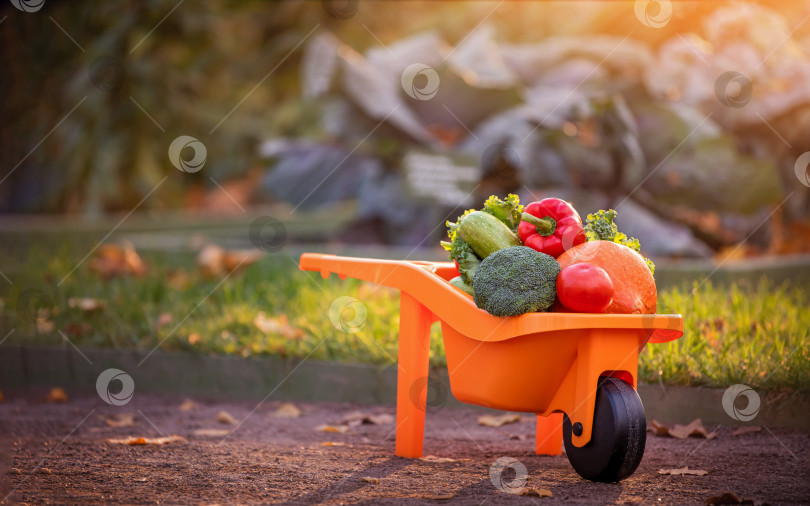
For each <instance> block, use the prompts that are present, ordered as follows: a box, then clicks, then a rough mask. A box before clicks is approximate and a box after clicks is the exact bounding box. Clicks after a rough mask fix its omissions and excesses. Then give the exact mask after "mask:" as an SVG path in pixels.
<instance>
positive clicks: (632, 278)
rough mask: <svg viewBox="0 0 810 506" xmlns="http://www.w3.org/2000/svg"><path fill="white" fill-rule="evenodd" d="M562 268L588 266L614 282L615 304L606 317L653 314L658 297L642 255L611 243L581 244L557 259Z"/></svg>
mask: <svg viewBox="0 0 810 506" xmlns="http://www.w3.org/2000/svg"><path fill="white" fill-rule="evenodd" d="M557 261H558V262H559V263H560V267H561V268H562V269H565V268H566V267H568V266H569V265H573V264H578V263H583V262H585V263H589V264H592V265H596V266H598V267H601V268H602V269H604V270H605V271H606V272H607V274H608V276H609V277H610V280H611V281H612V282H613V287H614V294H613V302H611V303H610V306H608V308H607V309H606V310H605V313H625V314H626V313H630V314H653V313H655V309H656V302H657V300H658V293H657V291H656V289H655V279H654V278H653V275H652V273H651V272H650V269H649V267H647V264H646V263H645V262H644V258H642V256H641V255H639V254H638V253H636V252H635V251H633V250H631V249H630V248H628V247H627V246H622V245H621V244H617V243H615V242H610V241H589V242H586V243H583V244H578V245H577V246H574V247H573V248H570V249H569V250H567V251H565V252H564V253H563V254H562V255H560V256H559V257H558V258H557Z"/></svg>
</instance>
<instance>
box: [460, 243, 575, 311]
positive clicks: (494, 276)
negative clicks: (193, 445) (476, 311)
mask: <svg viewBox="0 0 810 506" xmlns="http://www.w3.org/2000/svg"><path fill="white" fill-rule="evenodd" d="M559 273H560V264H558V263H557V261H556V260H555V259H554V257H552V256H549V255H546V254H545V253H540V252H539V251H535V250H533V249H531V248H528V247H526V246H512V247H511V248H505V249H502V250H498V251H496V252H494V253H492V254H491V255H489V256H488V257H486V258H485V259H484V260H482V261H481V264H480V265H479V266H478V268H477V269H476V270H475V277H474V280H473V300H474V301H475V305H476V306H478V307H479V308H481V309H483V310H485V311H486V312H488V313H489V314H491V315H494V316H517V315H520V314H523V313H530V312H534V311H544V310H546V309H548V308H549V307H551V305H552V304H554V300H555V299H556V297H557V275H558V274H559Z"/></svg>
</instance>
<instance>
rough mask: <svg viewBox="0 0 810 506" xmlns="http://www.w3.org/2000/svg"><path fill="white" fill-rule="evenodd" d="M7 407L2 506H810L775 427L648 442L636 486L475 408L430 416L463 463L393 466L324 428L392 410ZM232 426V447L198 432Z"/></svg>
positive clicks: (24, 401) (802, 459) (806, 482)
mask: <svg viewBox="0 0 810 506" xmlns="http://www.w3.org/2000/svg"><path fill="white" fill-rule="evenodd" d="M6 397H7V400H6V402H4V403H0V503H2V499H3V498H6V502H8V503H46V502H47V503H57V504H58V503H74V504H75V503H81V504H88V503H101V502H105V503H106V502H114V503H127V504H147V503H149V504H154V503H158V502H159V503H169V504H177V503H183V504H188V503H193V504H212V503H268V502H289V503H332V504H357V503H366V504H394V503H405V502H407V503H409V504H439V503H453V504H505V503H510V504H512V503H517V504H523V503H526V504H529V503H530V504H556V503H562V502H565V503H581V504H613V503H619V504H687V503H695V504H703V503H704V502H705V499H706V498H708V497H710V496H716V495H720V494H721V493H723V492H726V491H728V492H734V493H735V494H737V495H738V496H739V497H740V498H743V499H752V500H754V501H756V502H758V503H759V502H768V503H770V504H801V503H804V504H807V503H810V467H808V461H807V455H808V451H809V450H810V438H808V434H805V433H801V432H796V431H787V430H779V429H774V428H765V429H763V430H762V431H760V432H757V433H751V434H745V435H741V436H731V430H732V429H730V428H726V427H723V428H720V429H719V437H717V438H716V439H712V440H705V439H696V438H690V439H688V440H677V439H671V438H660V437H655V436H653V435H652V434H649V435H648V439H647V450H646V453H645V456H644V460H643V461H642V463H641V466H640V467H639V469H638V471H636V473H635V475H633V476H632V477H630V478H629V479H627V480H625V481H623V482H621V483H620V484H602V483H590V482H587V481H585V480H583V479H581V478H580V477H579V476H578V475H577V474H576V473H575V472H574V471H573V470H572V469H571V467H570V465H569V464H568V461H567V459H566V458H565V456H564V455H562V456H558V457H541V456H535V455H533V453H532V448H533V445H534V424H533V422H534V420H533V417H529V416H524V417H522V419H521V421H520V422H519V423H514V424H509V425H504V426H503V427H500V428H490V427H483V426H480V425H478V424H477V423H476V420H477V418H478V416H479V415H480V414H481V413H480V412H477V411H474V410H466V409H464V410H451V409H444V410H441V411H439V412H436V413H430V414H429V415H428V425H427V429H426V433H427V438H426V442H425V454H426V455H428V454H430V455H436V456H440V457H449V458H452V459H455V460H456V462H448V463H436V462H427V461H423V460H408V459H402V458H397V457H394V456H393V449H394V441H393V430H394V424H393V423H392V422H386V423H382V424H380V425H366V424H363V425H358V426H354V427H351V429H350V431H349V432H348V433H345V434H341V433H326V432H320V431H317V430H315V428H316V427H317V426H319V425H321V424H333V425H337V424H340V422H341V421H342V419H343V418H344V417H345V416H346V415H347V414H349V413H350V412H352V411H355V410H358V409H359V410H361V411H363V412H364V413H368V414H383V413H388V414H393V408H392V407H379V406H371V407H370V406H353V405H348V404H303V403H302V404H297V405H298V406H299V407H300V408H301V410H302V411H303V413H302V415H301V416H300V418H295V419H286V418H278V417H275V416H273V412H274V411H275V410H276V409H277V408H278V406H279V404H280V403H278V402H268V403H266V404H263V405H261V406H260V407H259V408H258V409H256V410H255V412H253V414H251V415H250V416H248V415H249V414H250V413H251V411H252V410H253V409H254V407H255V406H256V404H255V403H253V402H206V401H202V400H196V403H197V406H196V407H194V408H193V409H191V410H188V411H183V410H181V409H180V408H179V406H180V404H181V403H182V402H183V400H184V399H180V398H172V397H160V396H154V395H151V396H150V395H136V396H135V398H134V399H133V400H132V402H130V403H129V404H127V405H126V406H122V407H115V406H110V405H107V404H105V403H103V402H102V401H101V400H100V399H99V398H98V397H95V396H94V397H78V398H71V399H70V400H69V402H67V403H65V404H51V403H44V402H42V401H41V400H40V399H39V398H32V397H31V396H30V395H29V396H27V397H20V395H14V393H12V392H6ZM220 411H227V412H228V413H230V414H231V415H233V417H234V418H235V419H236V420H237V423H239V421H242V420H243V419H245V418H246V417H247V419H246V420H245V421H244V423H242V424H240V425H238V427H237V426H236V425H226V424H222V423H220V422H218V421H217V415H218V413H219V412H220ZM123 413H129V414H133V415H134V425H132V426H130V427H109V426H108V425H107V423H106V418H107V417H108V416H110V415H121V414H123ZM234 427H236V429H235V430H234V431H233V433H232V434H231V435H230V436H229V437H228V438H227V439H223V437H222V436H199V435H194V434H193V433H194V431H196V430H198V429H218V430H223V429H224V430H231V429H234ZM710 429H713V427H710ZM175 434H176V435H180V436H183V437H184V438H186V441H185V442H176V443H170V444H167V445H163V446H153V445H149V446H126V445H119V444H110V443H107V442H105V439H107V438H125V437H127V436H146V437H156V436H160V435H167V436H168V435H175ZM325 442H335V443H341V444H340V445H335V446H324V445H323V444H322V443H325ZM504 456H508V457H514V458H516V459H518V460H519V461H520V462H522V463H523V465H525V467H526V469H527V471H528V483H527V486H529V487H533V488H538V489H548V490H550V491H551V493H552V494H553V496H552V497H547V498H538V497H518V496H514V495H511V494H507V493H504V492H501V491H499V490H498V489H496V487H495V486H494V485H493V483H492V481H491V480H490V477H489V471H490V466H491V465H492V464H493V462H495V460H496V459H498V458H499V457H504ZM684 466H688V467H689V468H691V469H702V470H706V471H708V474H707V475H705V476H662V475H659V474H658V470H659V469H662V468H667V469H669V468H678V467H684ZM509 472H511V471H507V473H509ZM504 476H505V477H506V478H507V479H508V478H511V476H506V474H505V475H504ZM364 478H366V480H364ZM441 498H449V499H441Z"/></svg>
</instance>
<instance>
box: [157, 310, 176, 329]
mask: <svg viewBox="0 0 810 506" xmlns="http://www.w3.org/2000/svg"><path fill="white" fill-rule="evenodd" d="M172 321H174V316H172V314H171V313H160V314H159V315H158V317H157V321H156V322H155V328H157V329H158V330H160V329H161V328H163V327H165V326H166V325H168V324H170V323H171V322H172Z"/></svg>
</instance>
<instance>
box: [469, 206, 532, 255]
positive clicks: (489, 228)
mask: <svg viewBox="0 0 810 506" xmlns="http://www.w3.org/2000/svg"><path fill="white" fill-rule="evenodd" d="M458 232H459V234H461V238H462V239H464V242H466V243H467V244H469V245H470V247H471V248H472V249H473V251H475V254H476V255H478V257H479V258H480V259H481V260H483V259H485V258H486V257H488V256H489V255H490V254H492V253H494V252H496V251H498V250H501V249H504V248H509V247H512V246H520V245H522V244H523V243H522V242H520V239H518V237H517V236H516V235H515V234H513V233H512V231H511V230H509V227H507V226H506V225H505V224H504V223H503V222H502V221H501V220H499V219H498V218H496V217H494V216H492V215H491V214H489V213H485V212H483V211H475V212H472V213H470V214H468V215H467V216H465V217H464V218H462V219H461V222H460V223H459V225H458Z"/></svg>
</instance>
